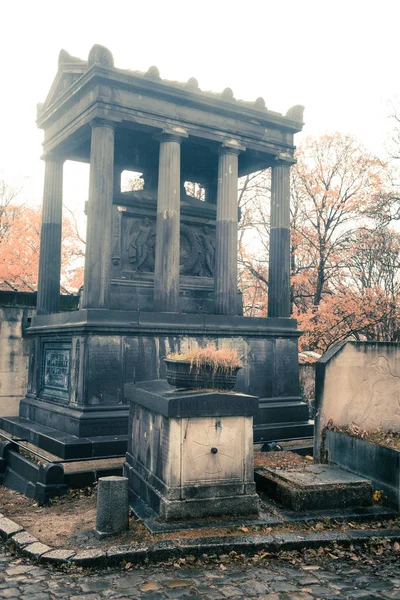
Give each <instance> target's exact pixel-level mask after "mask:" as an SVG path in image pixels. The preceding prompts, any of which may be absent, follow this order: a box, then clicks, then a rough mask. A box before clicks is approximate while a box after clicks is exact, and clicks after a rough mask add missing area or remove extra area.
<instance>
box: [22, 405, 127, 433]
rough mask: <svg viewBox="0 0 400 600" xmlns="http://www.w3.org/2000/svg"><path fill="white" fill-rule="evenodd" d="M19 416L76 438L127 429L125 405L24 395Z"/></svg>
mask: <svg viewBox="0 0 400 600" xmlns="http://www.w3.org/2000/svg"><path fill="white" fill-rule="evenodd" d="M19 415H20V417H22V418H23V419H29V420H30V421H34V422H35V423H39V424H40V425H45V426H46V427H51V428H52V429H56V430H58V431H63V432H64V433H67V434H69V435H74V436H76V437H78V438H86V437H89V438H90V437H99V436H110V435H114V436H115V435H126V433H127V430H128V407H127V406H126V405H125V406H124V405H116V406H113V405H111V406H107V405H103V406H101V407H99V406H83V407H74V406H72V407H71V406H64V405H62V404H55V403H54V402H46V401H44V400H42V399H37V398H30V397H26V398H24V399H23V400H21V402H20V405H19Z"/></svg>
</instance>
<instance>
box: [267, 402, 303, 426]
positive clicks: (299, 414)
mask: <svg viewBox="0 0 400 600" xmlns="http://www.w3.org/2000/svg"><path fill="white" fill-rule="evenodd" d="M308 417H309V410H308V405H307V404H306V403H305V402H301V401H292V402H262V401H261V400H260V404H259V409H258V414H257V418H256V420H257V422H259V423H264V424H265V423H271V424H276V423H294V422H300V423H301V422H303V421H307V420H308Z"/></svg>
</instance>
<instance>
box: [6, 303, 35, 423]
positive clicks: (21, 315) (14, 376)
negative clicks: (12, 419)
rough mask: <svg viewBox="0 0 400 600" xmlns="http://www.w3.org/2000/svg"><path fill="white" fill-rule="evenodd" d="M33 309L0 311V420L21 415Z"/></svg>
mask: <svg viewBox="0 0 400 600" xmlns="http://www.w3.org/2000/svg"><path fill="white" fill-rule="evenodd" d="M35 312H36V310H35V308H33V307H26V306H25V307H23V306H1V307H0V416H9V415H17V414H18V406H19V400H20V399H21V398H23V397H24V396H25V394H26V389H27V385H28V358H29V340H28V339H26V338H25V337H23V332H24V329H25V328H26V326H27V325H28V319H30V318H31V317H32V315H34V314H35Z"/></svg>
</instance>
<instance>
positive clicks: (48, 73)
mask: <svg viewBox="0 0 400 600" xmlns="http://www.w3.org/2000/svg"><path fill="white" fill-rule="evenodd" d="M0 7H1V11H0V14H1V21H2V27H1V30H2V31H1V36H0V56H1V81H2V86H1V94H0V136H1V144H0V178H4V179H5V180H6V181H9V182H10V183H12V184H18V185H22V186H23V188H24V191H23V193H24V195H25V199H26V200H27V201H31V202H40V200H41V195H42V186H43V165H42V163H41V161H40V154H41V141H42V132H41V131H40V130H38V129H37V128H36V124H35V119H36V104H37V103H38V102H43V101H44V100H45V98H46V95H47V92H48V90H49V88H50V85H51V83H52V81H53V79H54V77H55V74H56V71H57V59H58V54H59V51H60V50H61V48H64V49H65V50H67V51H68V52H69V53H70V54H72V55H73V56H78V57H80V58H82V59H87V56H88V53H89V51H90V48H91V47H92V46H93V44H95V43H97V44H102V45H104V46H107V47H108V48H109V49H110V50H111V52H112V53H113V55H114V63H115V66H116V67H118V68H127V69H133V70H142V71H146V70H147V69H148V67H149V66H151V65H156V66H157V67H158V68H159V70H160V73H161V77H164V78H166V79H174V80H180V81H186V80H187V79H188V78H189V77H192V76H193V77H196V78H197V80H198V81H199V85H200V88H201V89H204V90H212V91H214V92H219V91H222V90H223V89H224V88H225V87H231V88H232V89H233V91H234V95H235V97H236V98H239V99H243V100H255V99H256V98H257V97H258V96H263V97H264V99H265V102H266V105H267V107H268V108H270V109H271V110H275V111H278V112H282V113H283V114H284V113H285V112H286V110H287V109H288V108H289V107H290V106H292V105H294V104H303V105H304V106H305V114H304V119H305V123H306V124H305V127H304V134H312V135H318V134H321V133H323V132H325V131H329V132H334V131H342V132H344V133H350V134H353V135H355V136H356V137H358V138H359V139H360V141H361V142H362V143H363V144H364V145H365V146H366V147H367V148H368V149H369V150H371V151H373V152H376V153H378V154H380V155H384V145H385V140H386V137H387V132H388V130H389V127H390V122H389V121H388V118H387V117H388V114H389V113H390V106H389V102H390V100H392V99H393V98H394V97H395V96H398V97H400V89H399V88H400V76H399V72H400V67H399V65H400V50H399V45H400V44H399V28H400V2H399V0H380V1H379V2H378V1H370V0H364V1H360V0H347V1H342V0H338V1H336V2H332V1H331V0H297V1H294V0H281V1H279V0H240V1H238V0H230V1H229V0H198V1H197V2H196V1H193V0H192V1H190V0H186V1H180V0H153V1H152V0H147V2H144V1H143V0H141V1H140V2H138V1H137V0H113V1H112V2H110V1H107V2H105V1H104V0H96V1H95V2H94V1H92V0H80V1H79V2H78V1H76V0H69V1H67V2H58V1H57V0H51V1H47V0H36V1H35V2H32V0H26V1H24V0H20V1H18V0H14V1H8V2H7V1H6V0H2V2H0ZM301 135H303V134H300V135H297V136H296V138H295V140H296V143H299V142H300V141H301ZM87 170H88V169H87V166H86V165H85V166H84V167H80V168H79V166H76V165H74V164H67V165H66V168H65V189H64V197H65V200H66V202H67V203H68V204H69V205H71V206H82V205H83V202H84V200H86V199H87Z"/></svg>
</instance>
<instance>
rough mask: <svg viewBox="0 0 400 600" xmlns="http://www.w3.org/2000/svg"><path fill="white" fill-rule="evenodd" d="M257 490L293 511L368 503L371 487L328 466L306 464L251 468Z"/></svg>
mask: <svg viewBox="0 0 400 600" xmlns="http://www.w3.org/2000/svg"><path fill="white" fill-rule="evenodd" d="M255 482H256V486H257V490H258V491H262V492H264V493H266V494H267V495H268V496H269V497H270V498H272V499H274V500H276V501H278V502H280V503H281V504H282V505H283V506H284V507H286V508H289V509H291V510H295V511H308V510H321V509H332V508H340V509H342V508H349V507H363V506H371V505H372V502H373V487H372V484H371V482H370V481H369V480H368V479H365V478H364V477H358V476H357V475H353V474H352V473H348V472H347V471H343V470H342V469H339V468H337V467H333V466H331V465H322V464H315V465H306V466H305V467H297V468H290V469H277V468H269V467H259V468H257V469H256V470H255Z"/></svg>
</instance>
